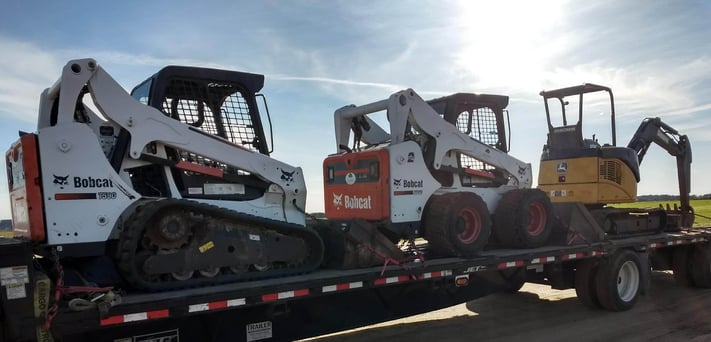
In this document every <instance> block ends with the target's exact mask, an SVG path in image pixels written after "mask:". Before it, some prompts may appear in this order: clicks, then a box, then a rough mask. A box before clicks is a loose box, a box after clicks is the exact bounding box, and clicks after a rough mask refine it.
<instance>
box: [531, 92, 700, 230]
mask: <svg viewBox="0 0 711 342" xmlns="http://www.w3.org/2000/svg"><path fill="white" fill-rule="evenodd" d="M600 92H604V93H607V95H608V96H609V102H610V126H611V142H608V143H602V144H601V143H600V142H599V141H598V139H596V138H595V136H594V135H593V136H592V138H585V137H584V136H583V108H584V106H583V98H584V95H586V94H590V93H600ZM540 95H541V96H542V97H543V100H544V101H543V102H544V104H545V108H546V119H547V123H548V140H547V142H546V144H545V145H544V147H543V154H542V156H541V164H540V170H539V177H538V187H539V188H540V189H541V190H543V191H544V192H546V194H548V196H549V197H550V199H551V202H553V203H575V202H577V203H582V204H583V205H584V206H585V207H586V208H587V210H588V211H589V212H590V214H591V215H592V217H593V218H594V219H595V221H597V223H598V224H599V225H600V227H601V228H602V229H603V230H604V231H605V232H606V233H607V234H630V233H632V234H634V233H641V232H648V231H658V230H677V229H679V228H682V227H691V225H692V224H693V221H694V213H693V209H692V208H691V206H690V204H689V191H690V170H691V145H690V144H689V140H688V138H687V136H686V135H682V134H679V132H678V131H677V130H675V129H674V128H672V127H670V126H669V125H667V124H665V123H664V122H662V121H661V120H660V119H659V118H646V119H644V120H643V121H642V123H641V124H640V126H639V128H638V129H637V131H636V133H635V134H634V136H633V137H632V139H631V140H630V142H629V143H628V144H627V146H626V147H625V146H617V139H616V127H615V103H614V96H613V94H612V90H611V89H610V88H608V87H605V86H600V85H596V84H590V83H586V84H583V85H578V86H573V87H567V88H561V89H556V90H550V91H542V92H541V93H540ZM575 97H577V105H578V108H577V112H578V113H577V114H578V115H577V121H574V120H575V119H576V118H575V117H574V115H568V114H569V113H567V112H566V107H567V106H568V105H569V103H570V102H569V101H568V100H575ZM551 103H553V105H555V104H558V105H560V113H561V114H562V125H559V126H554V125H553V123H552V122H553V121H552V119H551V110H552V109H555V107H553V108H551V107H552V106H553V105H552V104H551ZM573 110H574V109H573ZM557 122H560V121H557ZM652 143H655V144H657V145H659V146H660V147H662V148H663V149H664V150H666V151H667V152H668V153H669V154H671V155H672V156H674V157H676V162H677V175H678V182H679V197H680V205H679V206H677V205H675V206H674V208H669V207H667V208H666V209H665V208H655V209H620V208H613V207H611V206H608V205H609V204H614V203H629V202H634V201H636V199H637V183H638V182H639V181H640V171H639V165H640V164H641V162H642V160H643V158H644V156H645V154H646V153H647V149H648V148H649V146H650V145H651V144H652Z"/></svg>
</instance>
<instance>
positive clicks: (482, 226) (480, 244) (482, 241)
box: [423, 192, 491, 257]
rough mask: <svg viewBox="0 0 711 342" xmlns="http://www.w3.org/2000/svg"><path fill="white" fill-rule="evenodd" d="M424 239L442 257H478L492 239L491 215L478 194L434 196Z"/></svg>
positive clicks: (427, 212) (427, 218)
mask: <svg viewBox="0 0 711 342" xmlns="http://www.w3.org/2000/svg"><path fill="white" fill-rule="evenodd" d="M423 223H424V229H425V238H426V239H427V241H428V242H429V246H430V249H431V250H432V251H433V252H434V253H436V254H438V255H442V256H462V257H469V256H474V255H476V254H478V253H479V252H480V251H481V250H482V249H484V246H485V245H486V243H487V242H488V240H489V236H490V235H491V215H489V210H488V209H487V207H486V203H484V201H483V200H482V199H481V197H479V196H478V195H477V194H474V193H471V192H457V193H451V194H445V195H440V196H433V197H432V198H431V199H430V201H429V203H428V204H427V207H426V208H425V216H424V219H423Z"/></svg>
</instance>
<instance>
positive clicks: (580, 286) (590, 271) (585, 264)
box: [575, 259, 601, 309]
mask: <svg viewBox="0 0 711 342" xmlns="http://www.w3.org/2000/svg"><path fill="white" fill-rule="evenodd" d="M597 270H598V261H597V260H592V259H586V260H583V261H580V262H578V264H577V265H576V267H575V294H576V295H577V296H578V300H580V302H581V303H583V304H584V305H585V306H587V307H589V308H592V309H599V308H600V307H601V306H600V301H599V300H598V298H597V289H596V288H595V287H596V285H595V276H596V275H597Z"/></svg>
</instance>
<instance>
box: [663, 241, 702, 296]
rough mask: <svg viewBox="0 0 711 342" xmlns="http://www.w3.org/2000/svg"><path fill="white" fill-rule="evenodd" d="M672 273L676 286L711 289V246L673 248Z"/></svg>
mask: <svg viewBox="0 0 711 342" xmlns="http://www.w3.org/2000/svg"><path fill="white" fill-rule="evenodd" d="M672 271H673V272H674V280H675V281H676V283H677V284H680V285H686V286H694V287H699V288H705V289H708V288H711V244H708V243H706V244H702V245H695V246H678V247H675V249H674V252H673V254H672Z"/></svg>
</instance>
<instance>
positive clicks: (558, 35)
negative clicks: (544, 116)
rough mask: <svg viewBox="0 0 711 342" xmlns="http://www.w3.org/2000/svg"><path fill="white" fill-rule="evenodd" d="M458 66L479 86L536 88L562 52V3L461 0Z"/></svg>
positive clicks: (529, 89)
mask: <svg viewBox="0 0 711 342" xmlns="http://www.w3.org/2000/svg"><path fill="white" fill-rule="evenodd" d="M458 13H459V20H458V22H459V23H460V24H459V25H458V26H459V29H460V30H461V36H460V37H461V38H460V51H461V55H460V56H459V59H458V64H459V66H460V67H462V68H463V69H464V70H466V71H467V72H470V73H471V74H472V75H473V76H474V77H475V79H476V80H477V83H478V84H482V85H485V86H486V87H487V88H491V87H511V86H512V85H516V87H517V88H519V87H520V88H521V89H528V91H531V89H537V88H538V87H539V85H540V84H541V79H542V77H541V76H542V73H543V71H544V70H546V69H548V70H550V69H551V67H552V66H550V65H547V64H548V62H549V60H550V59H551V58H552V57H554V56H555V55H556V54H558V53H560V52H561V49H562V46H561V45H562V44H563V43H564V40H565V38H566V37H565V35H564V32H557V31H556V29H557V28H559V26H560V23H561V20H562V16H563V8H562V1H545V2H540V1H462V2H460V3H459V10H458Z"/></svg>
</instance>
